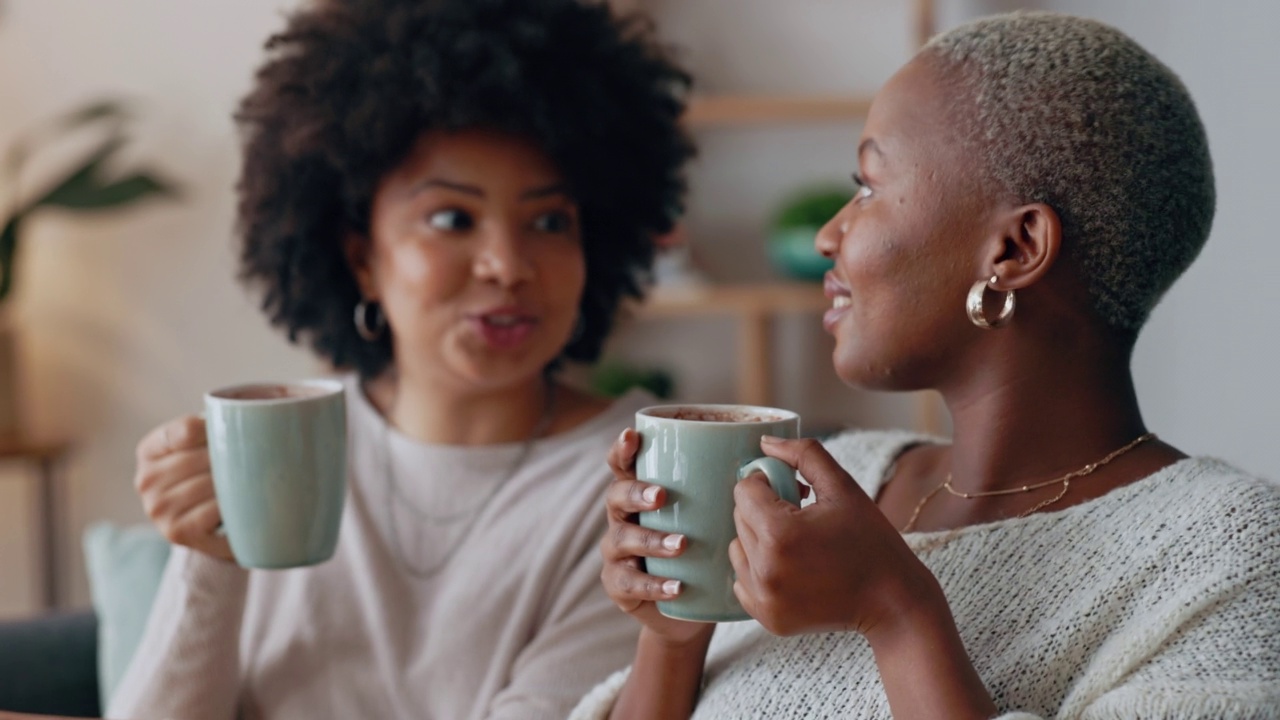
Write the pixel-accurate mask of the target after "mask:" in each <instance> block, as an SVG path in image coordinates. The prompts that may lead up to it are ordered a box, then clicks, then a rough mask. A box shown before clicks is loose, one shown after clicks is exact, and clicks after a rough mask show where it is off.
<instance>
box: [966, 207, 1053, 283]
mask: <svg viewBox="0 0 1280 720" xmlns="http://www.w3.org/2000/svg"><path fill="white" fill-rule="evenodd" d="M996 223H997V225H996V235H995V238H994V240H995V242H992V243H990V244H989V245H988V246H987V250H986V252H987V256H986V257H984V258H983V259H982V260H983V267H984V268H985V272H986V277H987V278H990V277H991V276H992V275H995V276H996V277H997V278H999V279H998V280H997V281H996V286H995V289H998V290H1022V289H1024V288H1028V287H1030V286H1032V285H1034V284H1036V283H1037V282H1039V281H1040V280H1041V279H1043V278H1044V276H1045V275H1047V274H1048V273H1049V269H1050V268H1052V267H1053V265H1054V263H1055V262H1057V260H1058V254H1059V253H1060V252H1061V251H1062V221H1061V220H1060V219H1059V218H1058V213H1057V212H1056V211H1055V210H1054V209H1053V208H1051V207H1049V206H1048V205H1046V204H1044V203H1031V204H1028V205H1020V206H1018V207H1014V208H1010V209H1009V210H1007V211H1005V212H1003V213H1001V214H1000V215H999V217H997V219H996Z"/></svg>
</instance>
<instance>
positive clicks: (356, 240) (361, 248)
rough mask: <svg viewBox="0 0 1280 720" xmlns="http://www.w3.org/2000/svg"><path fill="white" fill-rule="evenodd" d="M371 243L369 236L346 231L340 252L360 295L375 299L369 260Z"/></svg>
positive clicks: (376, 296)
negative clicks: (353, 276)
mask: <svg viewBox="0 0 1280 720" xmlns="http://www.w3.org/2000/svg"><path fill="white" fill-rule="evenodd" d="M371 244H372V243H371V242H370V240H369V238H366V237H363V236H361V235H358V234H356V233H348V234H347V236H346V238H344V239H343V241H342V252H343V254H344V255H345V256H346V258H347V266H348V267H350V268H351V274H352V275H355V278H356V285H357V286H358V287H359V288H360V295H361V296H362V297H363V298H364V299H366V300H377V299H378V292H377V283H375V282H374V279H373V270H372V263H371V262H370V261H369V255H370V253H371V248H370V245H371Z"/></svg>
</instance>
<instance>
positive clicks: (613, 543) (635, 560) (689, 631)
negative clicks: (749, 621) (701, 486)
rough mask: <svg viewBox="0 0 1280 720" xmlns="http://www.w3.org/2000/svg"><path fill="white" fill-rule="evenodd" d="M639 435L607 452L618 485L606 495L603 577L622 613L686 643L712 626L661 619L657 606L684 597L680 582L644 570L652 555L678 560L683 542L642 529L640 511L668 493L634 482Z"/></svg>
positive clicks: (627, 436)
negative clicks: (661, 601)
mask: <svg viewBox="0 0 1280 720" xmlns="http://www.w3.org/2000/svg"><path fill="white" fill-rule="evenodd" d="M639 449H640V436H639V435H638V434H637V433H636V432H635V431H634V430H631V429H628V430H625V431H623V433H622V436H621V437H619V438H618V439H617V440H616V441H615V442H614V443H613V447H612V448H610V450H609V468H610V469H611V470H613V476H614V482H613V484H611V485H610V486H609V489H608V492H607V493H606V495H605V507H606V512H607V514H608V520H609V529H608V531H606V532H605V534H604V537H603V538H601V540H600V553H601V555H603V556H604V568H603V570H601V573H600V579H601V580H602V582H603V583H604V588H605V592H607V593H608V594H609V597H610V598H612V599H613V601H614V603H616V604H617V606H618V607H619V608H620V609H622V611H623V612H626V613H627V614H629V615H631V616H632V617H634V618H636V619H637V620H639V621H640V623H641V624H642V625H644V626H645V629H646V630H648V631H649V632H651V633H653V634H655V635H657V636H658V637H660V638H662V639H664V640H666V641H668V642H671V643H673V644H683V643H688V642H691V641H694V640H697V639H699V638H703V637H705V636H706V635H708V634H710V632H711V628H712V627H713V626H710V625H705V624H702V623H694V622H686V621H683V620H676V619H673V618H668V617H665V616H663V615H662V614H661V613H659V612H658V608H657V605H656V602H657V601H659V600H670V599H673V598H675V597H677V596H679V594H680V583H679V581H676V580H672V579H670V578H661V577H656V576H653V575H649V574H648V573H646V572H645V560H646V559H647V558H652V557H666V558H674V557H679V556H680V555H681V554H682V553H683V552H684V550H685V545H686V542H685V538H684V536H682V535H679V534H674V533H664V532H659V531H657V530H650V529H647V528H643V527H641V526H640V525H639V523H638V522H637V517H638V515H637V514H638V513H641V512H645V511H652V510H657V509H658V508H660V507H662V505H663V504H664V503H665V502H666V491H665V490H664V489H663V488H661V487H659V486H657V485H650V484H648V483H642V482H640V481H639V480H637V479H636V474H635V459H636V452H637V451H638V450H639Z"/></svg>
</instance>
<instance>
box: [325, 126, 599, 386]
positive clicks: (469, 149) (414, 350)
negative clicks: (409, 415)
mask: <svg viewBox="0 0 1280 720" xmlns="http://www.w3.org/2000/svg"><path fill="white" fill-rule="evenodd" d="M370 234H371V238H369V241H368V242H364V241H359V240H357V241H353V243H352V244H351V246H350V247H349V254H350V256H351V259H352V265H353V268H354V270H355V272H356V277H357V280H358V281H359V283H360V287H361V291H362V292H363V293H364V295H365V297H366V298H367V299H370V300H376V301H377V302H379V303H381V305H382V309H383V312H384V313H385V315H386V318H387V324H388V326H389V328H390V330H391V333H392V337H393V338H394V347H395V366H396V368H397V370H398V371H399V372H400V373H401V374H405V373H413V374H415V375H419V376H424V377H427V378H430V379H431V380H432V381H435V382H439V383H443V384H444V386H446V387H449V388H464V389H470V390H475V391H485V390H494V389H500V388H503V387H509V386H511V385H513V384H518V383H521V382H527V381H530V380H532V379H534V378H536V377H538V375H539V373H541V371H542V369H543V368H544V367H545V366H546V365H547V364H548V363H549V362H551V361H552V360H553V359H555V358H556V356H557V355H559V353H560V350H561V348H562V347H563V346H564V345H565V343H566V342H567V341H568V339H569V336H570V334H571V333H572V331H573V327H574V323H575V322H576V319H577V314H578V301H579V298H580V296H581V294H582V289H583V285H584V283H585V279H586V264H585V260H584V258H583V252H582V244H581V242H580V236H579V230H578V208H577V205H576V204H575V203H574V201H573V199H572V198H571V197H570V196H569V195H568V193H567V190H566V187H565V185H564V179H563V177H562V176H561V175H560V173H559V172H558V171H557V170H556V168H555V166H554V165H552V163H551V161H550V159H549V158H547V157H546V155H545V154H544V153H542V152H541V150H539V149H538V148H537V147H535V146H533V145H532V144H530V143H528V142H526V141H524V140H521V139H519V138H515V137H511V136H507V135H501V134H495V133H491V132H485V131H479V130H467V131H460V132H450V133H446V132H431V133H427V134H426V135H424V136H423V137H422V138H421V139H420V140H419V142H418V143H417V144H416V145H415V147H414V148H413V150H412V151H411V152H410V153H409V155H408V157H407V158H406V159H405V160H404V162H403V163H401V165H400V166H399V167H398V168H396V169H395V170H393V171H391V172H390V173H389V174H388V175H387V176H386V177H385V178H384V179H383V181H382V183H381V184H380V185H379V187H378V189H377V191H376V193H375V195H374V201H373V208H372V212H371V220H370Z"/></svg>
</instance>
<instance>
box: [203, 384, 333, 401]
mask: <svg viewBox="0 0 1280 720" xmlns="http://www.w3.org/2000/svg"><path fill="white" fill-rule="evenodd" d="M330 392H332V390H330V389H328V388H322V387H314V386H312V385H250V386H248V387H242V388H236V389H234V390H227V391H224V392H220V393H217V394H216V395H215V397H220V398H226V399H227V400H284V399H289V398H294V399H302V398H312V397H320V396H321V395H327V394H329V393H330Z"/></svg>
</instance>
